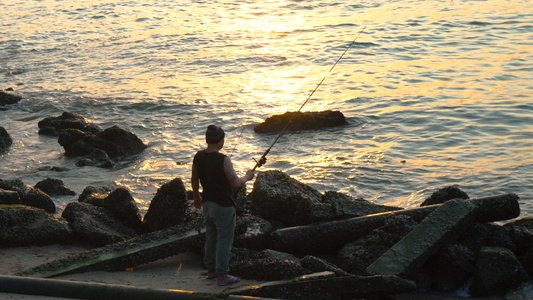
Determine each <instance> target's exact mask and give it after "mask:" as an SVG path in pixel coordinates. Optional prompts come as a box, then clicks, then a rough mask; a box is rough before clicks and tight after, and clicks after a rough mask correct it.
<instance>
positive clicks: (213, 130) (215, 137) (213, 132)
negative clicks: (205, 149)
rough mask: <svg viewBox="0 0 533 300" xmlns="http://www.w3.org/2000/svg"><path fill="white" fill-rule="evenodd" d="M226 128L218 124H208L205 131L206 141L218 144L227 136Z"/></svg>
mask: <svg viewBox="0 0 533 300" xmlns="http://www.w3.org/2000/svg"><path fill="white" fill-rule="evenodd" d="M225 135H226V134H225V133H224V130H223V129H222V128H220V127H218V126H216V125H209V126H207V130H206V131H205V141H206V142H207V143H208V144H218V143H219V142H220V141H222V139H224V137H225Z"/></svg>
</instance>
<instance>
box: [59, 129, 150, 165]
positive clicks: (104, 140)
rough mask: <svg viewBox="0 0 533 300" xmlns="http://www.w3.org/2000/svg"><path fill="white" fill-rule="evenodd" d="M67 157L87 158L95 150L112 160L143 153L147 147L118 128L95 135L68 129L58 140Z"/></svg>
mask: <svg viewBox="0 0 533 300" xmlns="http://www.w3.org/2000/svg"><path fill="white" fill-rule="evenodd" d="M58 142H59V144H60V145H61V146H63V148H64V149H65V154H66V155H67V156H75V157H76V156H86V155H89V154H91V153H92V152H93V151H94V150H95V149H100V150H103V151H104V152H105V153H106V154H107V155H108V156H109V158H111V159H114V158H119V157H127V156H131V155H136V154H139V153H141V152H142V151H143V150H144V149H146V147H147V146H146V145H145V144H144V143H143V142H142V141H141V140H140V139H139V138H138V137H137V136H136V135H135V134H133V133H131V132H129V131H126V130H124V129H122V128H120V127H118V126H113V127H111V128H108V129H106V130H104V131H102V132H99V133H96V134H93V133H89V132H83V131H81V130H78V129H66V130H64V131H63V132H62V133H61V134H60V135H59V138H58Z"/></svg>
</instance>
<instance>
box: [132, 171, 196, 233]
mask: <svg viewBox="0 0 533 300" xmlns="http://www.w3.org/2000/svg"><path fill="white" fill-rule="evenodd" d="M187 202H188V200H187V191H186V190H185V185H184V184H183V181H182V180H181V179H180V178H174V179H173V180H171V181H169V182H166V183H165V184H163V185H162V186H161V187H160V188H159V189H158V190H157V193H156V194H155V196H154V198H153V199H152V202H150V206H149V207H148V211H147V212H146V214H145V215H144V220H143V222H144V223H145V225H146V226H147V229H148V231H155V230H161V229H165V228H168V227H171V226H174V225H178V224H183V222H184V220H185V211H186V209H187Z"/></svg>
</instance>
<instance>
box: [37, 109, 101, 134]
mask: <svg viewBox="0 0 533 300" xmlns="http://www.w3.org/2000/svg"><path fill="white" fill-rule="evenodd" d="M37 125H38V126H39V134H43V135H52V136H58V135H59V134H61V133H63V132H65V130H67V129H77V130H79V131H82V132H88V133H94V134H96V133H99V132H102V128H100V126H98V125H96V124H94V123H92V122H91V121H89V120H87V119H85V118H84V117H82V116H81V115H79V114H77V113H74V112H68V111H66V112H63V114H62V115H61V116H59V117H48V118H44V119H43V120H41V121H39V123H37Z"/></svg>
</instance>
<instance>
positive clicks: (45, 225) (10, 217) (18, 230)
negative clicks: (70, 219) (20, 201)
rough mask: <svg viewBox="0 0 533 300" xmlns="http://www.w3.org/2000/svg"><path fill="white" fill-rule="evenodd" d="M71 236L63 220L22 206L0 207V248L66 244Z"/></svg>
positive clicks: (36, 209) (70, 239) (71, 239)
mask: <svg viewBox="0 0 533 300" xmlns="http://www.w3.org/2000/svg"><path fill="white" fill-rule="evenodd" d="M72 241H73V236H72V232H71V230H70V228H69V227H68V224H67V222H66V221H65V219H63V218H58V217H57V216H54V215H51V214H48V213H46V212H45V211H44V210H42V209H39V208H34V207H28V206H23V205H0V247H21V246H36V245H51V244H68V243H71V242H72Z"/></svg>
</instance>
